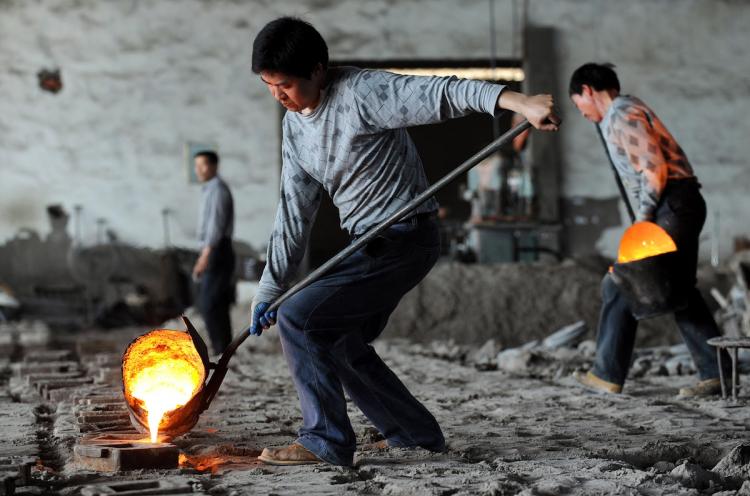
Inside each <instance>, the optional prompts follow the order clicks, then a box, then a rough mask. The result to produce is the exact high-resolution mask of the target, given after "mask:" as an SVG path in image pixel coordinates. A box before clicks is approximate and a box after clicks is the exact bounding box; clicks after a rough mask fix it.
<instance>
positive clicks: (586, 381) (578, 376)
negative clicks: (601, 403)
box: [573, 370, 622, 394]
mask: <svg viewBox="0 0 750 496" xmlns="http://www.w3.org/2000/svg"><path fill="white" fill-rule="evenodd" d="M573 378H574V379H575V380H577V381H578V382H579V383H581V385H583V386H586V387H587V388H589V389H593V390H595V391H601V392H605V393H614V394H619V393H621V392H622V386H621V385H619V384H615V383H614V382H609V381H605V380H604V379H600V378H598V377H597V376H595V375H594V374H593V373H591V372H586V373H585V374H584V373H583V372H581V371H579V370H576V371H575V372H573Z"/></svg>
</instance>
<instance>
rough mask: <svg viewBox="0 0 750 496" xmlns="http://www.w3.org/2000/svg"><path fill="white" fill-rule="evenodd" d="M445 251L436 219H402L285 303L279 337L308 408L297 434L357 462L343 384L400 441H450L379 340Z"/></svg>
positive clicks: (324, 455) (340, 459)
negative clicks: (381, 351)
mask: <svg viewBox="0 0 750 496" xmlns="http://www.w3.org/2000/svg"><path fill="white" fill-rule="evenodd" d="M439 250H440V241H439V235H438V230H437V226H436V223H435V221H433V220H425V221H423V222H421V223H419V224H416V223H414V224H411V223H404V224H397V225H395V226H393V227H391V228H390V229H388V230H386V231H385V232H384V234H383V235H382V237H380V238H376V239H375V240H374V241H372V242H371V243H370V244H369V245H368V246H367V247H366V248H365V249H363V250H360V251H358V252H356V253H355V254H353V255H352V256H351V257H349V258H348V259H346V260H345V261H343V262H342V263H341V264H340V265H338V266H337V267H336V268H334V269H332V272H331V273H329V274H328V275H326V276H324V277H323V278H322V279H319V280H318V281H317V282H315V283H313V284H312V285H310V286H308V287H307V288H305V289H303V290H302V291H300V292H299V293H297V294H296V295H295V296H293V297H291V298H290V299H289V300H287V301H286V302H285V303H283V304H282V305H281V307H280V309H279V317H278V324H279V336H280V338H281V344H282V348H283V351H284V356H285V358H286V361H287V364H288V365H289V370H290V372H291V374H292V378H293V380H294V385H295V387H296V389H297V393H298V395H299V400H300V404H301V408H302V417H303V426H302V428H301V429H300V431H299V438H298V439H297V442H298V443H300V444H301V445H303V446H304V447H305V448H307V449H308V450H310V451H312V452H313V453H315V454H316V455H317V456H318V457H319V458H321V459H322V460H324V461H327V462H329V463H333V464H337V465H351V464H352V462H353V456H354V451H355V448H356V437H355V435H354V431H353V429H352V426H351V423H350V421H349V417H348V416H347V412H346V399H345V397H344V391H346V393H347V394H348V396H349V397H350V398H351V400H352V401H353V402H354V404H355V405H356V406H357V407H358V408H359V409H360V410H362V412H363V413H364V414H365V415H366V416H367V418H368V419H369V420H370V422H372V424H373V425H374V426H375V427H376V428H377V429H378V430H379V431H380V432H381V434H383V436H384V437H385V438H386V439H387V440H388V443H389V444H390V445H391V446H421V447H423V448H427V449H430V450H435V451H441V450H443V449H444V447H445V440H444V439H443V434H442V432H441V430H440V426H439V425H438V423H437V421H436V420H435V418H434V417H433V416H432V414H430V412H429V411H427V409H426V408H425V407H424V406H423V405H422V404H421V403H420V402H419V401H417V400H416V399H415V398H414V396H412V395H411V393H410V392H409V391H408V390H407V389H406V387H405V386H404V384H403V383H402V382H401V381H400V380H399V379H398V377H396V375H395V374H394V373H393V372H392V371H391V370H390V369H389V368H388V366H387V365H386V364H385V363H384V362H383V360H381V358H380V357H379V356H378V355H377V353H376V352H375V350H374V349H373V347H372V346H371V345H370V342H371V341H372V340H373V339H375V338H376V337H377V336H378V335H379V334H380V333H381V332H382V330H383V328H384V327H385V325H386V323H387V321H388V317H389V316H390V314H391V312H393V310H394V309H395V308H396V305H397V304H398V302H399V300H400V299H401V297H402V296H403V295H404V294H405V293H406V292H407V291H409V290H410V289H411V288H413V287H414V286H415V285H416V284H417V283H418V282H419V281H420V280H422V278H423V277H424V276H425V275H426V274H427V272H428V271H429V270H430V268H431V267H432V266H433V265H434V264H435V261H436V260H437V258H438V255H439Z"/></svg>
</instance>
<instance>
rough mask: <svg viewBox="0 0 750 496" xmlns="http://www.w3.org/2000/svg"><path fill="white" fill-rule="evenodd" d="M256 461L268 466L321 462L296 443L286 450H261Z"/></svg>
mask: <svg viewBox="0 0 750 496" xmlns="http://www.w3.org/2000/svg"><path fill="white" fill-rule="evenodd" d="M258 460H260V461H262V462H264V463H267V464H269V465H311V464H313V463H322V462H323V460H321V459H320V458H318V457H317V456H315V454H314V453H313V452H311V451H309V450H308V449H307V448H305V447H304V446H302V445H301V444H297V443H294V444H291V445H289V446H287V447H286V448H263V452H262V453H261V454H260V456H259V457H258Z"/></svg>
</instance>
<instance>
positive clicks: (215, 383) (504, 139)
mask: <svg viewBox="0 0 750 496" xmlns="http://www.w3.org/2000/svg"><path fill="white" fill-rule="evenodd" d="M530 128H531V124H530V123H529V122H528V121H527V120H524V121H523V122H521V123H520V124H518V125H517V126H516V127H514V128H512V129H510V130H509V131H507V132H506V133H504V134H503V135H502V136H500V137H499V138H497V139H496V140H494V141H492V142H491V143H490V144H489V145H487V146H485V147H484V148H482V149H481V150H479V151H478V152H477V153H475V154H474V155H472V156H471V157H469V158H468V159H467V160H466V161H465V162H464V163H462V164H461V165H459V166H458V167H456V168H455V169H453V170H452V171H451V172H449V173H448V174H446V175H445V176H444V177H443V178H442V179H440V180H439V181H437V182H436V183H435V184H433V185H432V186H430V187H429V188H427V189H426V190H424V191H423V192H422V193H421V194H419V195H418V196H417V197H415V198H414V199H412V200H411V201H410V202H409V203H407V204H406V205H404V206H403V207H401V208H400V209H399V210H398V211H396V212H395V213H393V214H392V215H391V216H390V217H388V218H387V219H386V220H385V221H383V222H382V223H381V224H379V225H378V226H376V227H374V228H372V229H371V230H370V231H368V232H367V233H366V234H364V235H363V236H361V237H359V238H357V240H356V241H354V242H353V243H352V244H350V245H349V246H347V247H346V248H344V249H343V250H341V251H340V252H339V253H338V254H337V255H335V256H334V257H333V258H331V259H330V260H328V261H327V262H326V263H324V264H323V265H321V266H320V267H318V268H317V269H315V270H314V271H312V272H311V273H310V274H308V275H307V277H305V278H304V279H302V280H301V281H299V282H298V283H297V284H295V285H294V286H292V287H291V288H289V289H288V290H286V292H285V293H284V294H282V295H281V296H279V297H278V298H276V300H274V301H273V303H271V305H270V306H269V308H268V310H267V311H269V312H270V311H273V310H277V309H278V308H279V306H281V304H282V303H284V302H285V301H286V300H287V299H289V298H290V297H291V296H293V295H294V294H296V293H297V292H299V291H300V290H302V289H303V288H305V287H307V286H309V285H310V284H311V283H313V282H314V281H316V280H317V279H319V278H320V277H322V276H323V275H325V274H326V273H327V272H328V271H329V270H331V269H332V268H333V267H334V266H335V265H337V264H339V263H340V262H341V261H342V260H344V259H345V258H347V257H349V256H350V255H352V254H353V253H354V252H356V251H357V250H359V249H361V248H363V247H364V246H365V245H367V243H369V242H370V241H372V240H373V239H375V237H376V236H378V235H379V234H380V233H382V232H383V231H385V230H386V229H388V228H389V227H391V226H392V225H393V224H396V223H397V222H399V221H401V220H403V219H404V218H405V217H406V216H407V215H408V214H410V213H412V212H413V211H414V210H416V209H417V207H419V206H420V205H422V203H424V202H425V201H427V200H428V199H430V198H432V196H433V195H434V194H435V193H436V192H437V191H439V190H440V189H442V188H443V187H444V186H445V185H447V184H448V183H450V182H451V181H453V180H454V179H456V178H458V177H459V176H460V175H461V174H464V173H465V172H467V171H468V170H469V169H471V168H472V167H474V166H476V165H477V164H478V163H479V162H481V161H482V160H484V159H485V158H487V157H489V156H490V155H492V154H493V153H495V152H497V151H498V150H499V149H500V148H502V147H503V146H505V145H507V144H508V143H510V142H511V141H513V138H515V137H516V136H518V135H519V134H521V133H523V132H524V131H526V130H527V129H530ZM248 331H249V329H246V330H245V331H243V332H241V333H239V334H238V335H237V336H236V337H235V338H234V339H233V340H232V342H231V343H229V346H227V348H226V350H225V351H224V353H223V354H222V355H221V358H220V359H219V362H218V363H217V364H216V368H215V369H214V372H213V374H211V378H210V379H209V381H208V383H207V385H206V389H205V390H204V392H203V398H202V405H201V409H200V411H201V412H202V411H204V410H205V409H206V408H208V405H209V404H210V403H211V400H213V398H214V396H215V395H216V393H217V391H218V390H219V386H220V385H221V382H222V381H223V380H224V376H225V375H226V373H227V365H228V363H229V359H230V358H232V355H234V353H235V351H237V348H239V346H240V345H241V344H242V343H243V342H244V341H245V339H247V338H248V336H250V333H249V332H248Z"/></svg>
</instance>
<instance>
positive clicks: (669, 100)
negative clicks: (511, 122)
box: [0, 0, 750, 253]
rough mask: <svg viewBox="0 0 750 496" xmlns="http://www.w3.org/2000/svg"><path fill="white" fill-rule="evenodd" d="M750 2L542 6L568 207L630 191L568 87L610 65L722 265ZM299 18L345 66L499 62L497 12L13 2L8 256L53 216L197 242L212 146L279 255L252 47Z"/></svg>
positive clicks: (135, 235)
mask: <svg viewBox="0 0 750 496" xmlns="http://www.w3.org/2000/svg"><path fill="white" fill-rule="evenodd" d="M520 4H521V2H517V6H519V5H520ZM748 5H749V4H748V3H747V2H743V1H737V0H734V1H732V0H664V1H661V2H653V1H651V0H634V1H630V2H620V1H615V0H607V1H602V2H593V1H583V0H560V1H555V2H552V1H543V0H529V2H528V22H529V23H530V24H532V25H534V26H547V27H553V28H555V29H557V30H558V31H559V32H558V36H557V39H558V40H559V43H560V44H561V46H560V47H558V50H556V51H557V53H558V54H560V59H559V60H558V61H557V67H559V68H560V70H561V72H562V73H563V74H560V75H559V77H558V78H557V80H558V81H560V83H559V85H560V87H558V88H550V90H551V91H554V92H555V93H556V95H557V97H558V99H559V100H560V107H561V111H562V112H563V114H564V116H565V118H566V123H565V127H564V129H563V131H562V132H561V133H562V134H561V137H560V140H561V150H562V154H561V157H560V160H561V163H562V172H561V174H560V177H561V178H562V182H563V185H562V186H563V193H564V195H565V196H566V197H574V196H584V197H592V198H598V199H604V198H612V197H615V196H616V195H617V191H616V187H615V185H614V183H613V182H612V180H611V177H610V171H609V169H608V168H607V166H606V162H605V160H604V155H603V152H602V150H601V149H600V146H599V144H598V142H597V138H596V135H595V133H594V132H593V129H591V125H590V124H588V123H587V122H585V121H584V120H583V119H582V118H580V117H579V116H578V115H576V114H575V113H574V108H573V107H572V105H571V104H570V103H569V102H568V100H567V93H566V90H565V87H564V86H565V81H567V77H568V75H569V73H570V71H572V70H573V69H574V68H575V67H576V66H577V65H579V64H580V63H583V62H586V61H589V60H610V61H613V62H615V63H616V64H617V65H618V68H619V71H620V73H621V79H622V83H623V88H624V90H625V91H626V92H630V93H634V94H637V95H639V96H640V97H642V98H643V99H644V100H646V101H647V102H648V103H650V104H651V105H652V106H653V107H654V108H655V110H656V112H657V113H658V114H659V115H660V116H661V117H662V118H663V120H664V121H665V122H666V124H667V125H668V126H669V127H670V129H671V130H672V131H673V133H674V134H675V135H676V137H677V139H678V140H679V141H680V142H681V144H682V146H683V148H684V149H685V150H686V151H687V153H688V156H689V157H690V159H691V160H692V161H693V163H694V164H695V166H696V169H697V171H698V174H699V176H700V177H701V179H702V182H703V183H704V185H705V190H704V191H705V192H706V196H707V199H708V203H709V208H710V209H711V210H712V211H717V210H718V211H720V212H721V214H722V223H721V232H722V239H723V243H724V244H723V246H722V248H723V251H725V252H726V251H728V250H729V249H730V246H729V245H730V243H729V240H730V239H731V236H734V235H738V234H742V233H746V232H747V225H746V222H745V221H744V218H743V216H742V215H740V212H742V211H743V210H744V209H746V208H747V204H748V200H747V199H746V198H747V195H746V192H745V190H746V188H747V186H748V185H750V177H749V176H750V175H749V174H748V166H747V164H746V157H747V156H748V153H747V152H748V145H747V140H746V138H745V137H746V136H747V135H748V131H750V124H748V122H747V120H746V119H745V116H746V114H747V113H748V104H747V101H746V98H747V95H748V89H749V87H750V76H749V74H750V59H748V58H747V57H746V56H745V47H746V46H748V43H749V42H750V36H749V35H748V34H747V30H746V29H745V27H746V26H747V25H748V23H750V7H748ZM495 12H496V18H497V30H498V34H497V46H498V53H497V55H498V56H499V57H511V56H513V55H519V54H520V43H516V44H515V46H516V53H513V46H514V43H513V40H514V30H513V23H512V17H513V16H512V13H513V10H512V4H511V2H510V1H509V0H498V1H497V6H496V10H495ZM516 12H517V13H518V12H519V10H517V11H516ZM282 14H294V15H300V16H304V17H306V18H307V19H309V20H310V21H312V22H313V23H314V24H315V25H316V26H317V27H318V28H319V29H320V31H321V32H322V33H323V35H324V36H325V37H326V38H327V40H328V42H329V44H330V51H331V57H332V58H333V59H336V58H339V59H345V58H365V59H367V58H437V59H445V58H474V57H487V56H488V55H489V51H490V43H489V35H488V33H489V25H488V24H489V23H488V18H487V15H488V3H487V2H486V1H485V0H465V1H460V2H459V1H456V0H410V1H406V2H404V1H395V0H377V1H367V2H360V1H353V0H350V1H333V0H305V1H292V0H276V1H270V0H263V1H261V0H258V1H230V0H222V1H211V2H209V1H201V0H181V1H177V0H158V1H157V0H132V1H94V0H47V1H44V2H42V1H36V0H31V1H22V0H0V67H2V68H3V70H2V71H1V72H0V89H1V90H2V99H1V100H0V102H1V103H0V106H1V107H2V109H1V110H2V111H0V160H1V161H2V166H1V167H2V176H1V178H0V212H2V216H0V242H2V241H3V240H5V239H8V238H10V237H11V236H13V234H14V233H15V232H16V231H17V229H18V228H20V227H33V228H39V227H41V226H43V225H45V220H44V208H45V206H46V205H48V204H50V203H61V204H63V205H64V206H66V207H67V209H68V210H69V211H72V206H73V205H74V204H77V203H80V204H82V205H83V206H84V210H83V215H84V217H83V227H84V237H85V238H87V239H89V240H91V239H93V237H94V233H95V231H96V227H95V220H96V219H97V218H100V217H101V218H105V219H107V222H108V226H109V227H110V228H112V229H113V230H114V231H116V232H117V233H118V234H119V236H120V238H121V239H122V240H123V241H125V242H128V243H135V244H142V245H146V246H159V245H161V243H162V229H161V222H160V221H161V219H160V211H161V209H162V208H165V207H168V208H171V209H173V210H175V211H176V214H175V218H174V221H173V223H172V229H173V231H172V241H173V242H174V243H176V244H178V245H192V244H193V243H194V241H193V240H194V234H195V217H196V214H197V204H196V200H197V198H198V195H199V187H198V186H196V185H190V184H189V183H188V181H187V171H186V167H185V165H184V162H185V160H184V157H183V153H184V152H183V145H184V143H185V141H188V140H197V141H209V142H211V141H212V142H216V143H218V145H219V150H220V152H221V154H222V157H223V164H222V174H223V175H224V176H225V177H226V178H227V179H228V181H229V183H230V184H231V186H232V188H233V190H234V194H235V201H236V206H237V208H236V211H237V235H238V237H239V238H241V239H243V240H245V241H248V242H250V243H251V244H253V245H255V246H260V245H263V244H264V243H265V239H266V237H267V235H268V232H269V230H270V225H271V222H272V219H273V212H274V208H275V202H276V198H277V195H278V193H277V191H278V170H279V151H278V147H279V118H280V112H279V109H278V107H277V105H276V104H275V103H274V102H273V100H272V99H271V98H270V97H269V96H268V95H267V94H266V90H265V88H264V87H263V86H262V85H261V84H260V82H259V81H258V80H257V78H256V77H255V76H254V75H253V74H252V73H251V71H250V69H249V62H250V46H251V40H252V38H253V36H254V34H255V33H257V31H258V30H259V29H260V27H262V26H263V24H265V22H267V21H268V20H270V19H272V18H274V17H276V16H279V15H282ZM54 67H60V68H61V70H62V78H63V83H64V88H63V90H62V91H61V92H60V93H58V94H56V95H53V94H50V93H46V92H43V91H41V90H40V89H39V87H38V85H37V83H36V73H37V71H39V70H40V69H43V68H54ZM621 216H622V218H623V219H624V211H622V212H621ZM712 222H713V221H712V220H710V221H709V227H710V224H711V223H712ZM620 232H621V228H618V227H610V228H607V229H606V230H604V231H603V233H604V234H603V235H602V236H600V237H599V239H598V240H597V242H596V247H597V249H598V250H600V251H602V252H605V253H612V251H613V248H614V245H615V243H616V240H617V239H618V238H619V233H620Z"/></svg>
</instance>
